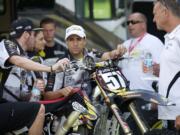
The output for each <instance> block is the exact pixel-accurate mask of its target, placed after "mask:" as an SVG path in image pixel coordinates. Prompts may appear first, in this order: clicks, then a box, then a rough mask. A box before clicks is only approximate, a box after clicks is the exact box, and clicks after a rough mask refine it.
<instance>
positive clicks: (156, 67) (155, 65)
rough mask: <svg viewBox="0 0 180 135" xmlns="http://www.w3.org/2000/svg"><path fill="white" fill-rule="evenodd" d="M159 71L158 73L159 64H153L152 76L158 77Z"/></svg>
mask: <svg viewBox="0 0 180 135" xmlns="http://www.w3.org/2000/svg"><path fill="white" fill-rule="evenodd" d="M159 71H160V67H159V64H157V63H154V64H153V75H155V76H157V77H159Z"/></svg>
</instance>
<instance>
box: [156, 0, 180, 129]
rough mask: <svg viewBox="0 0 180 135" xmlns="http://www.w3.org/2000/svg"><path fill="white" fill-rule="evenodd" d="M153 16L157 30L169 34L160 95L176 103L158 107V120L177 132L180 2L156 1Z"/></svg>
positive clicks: (178, 121)
mask: <svg viewBox="0 0 180 135" xmlns="http://www.w3.org/2000/svg"><path fill="white" fill-rule="evenodd" d="M153 14H154V18H153V21H154V22H155V23H156V26H157V28H158V29H159V30H164V31H166V32H167V34H166V35H165V36H164V38H165V47H164V49H163V51H162V53H161V56H160V74H159V94H161V95H163V96H165V97H166V98H168V99H170V100H171V101H172V102H173V103H175V106H158V118H159V119H161V120H163V122H164V127H165V128H168V129H173V130H175V126H176V128H177V129H179V127H180V124H179V123H180V119H179V111H180V91H179V88H180V79H179V71H180V59H179V58H180V1H178V0H156V1H155V3H154V8H153ZM175 120H176V122H175Z"/></svg>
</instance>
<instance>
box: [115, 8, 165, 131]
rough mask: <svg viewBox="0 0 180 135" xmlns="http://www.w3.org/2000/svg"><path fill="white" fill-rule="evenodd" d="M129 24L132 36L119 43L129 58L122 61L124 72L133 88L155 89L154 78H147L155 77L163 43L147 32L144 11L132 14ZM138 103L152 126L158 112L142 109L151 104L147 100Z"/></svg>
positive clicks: (130, 121)
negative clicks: (155, 65) (148, 61)
mask: <svg viewBox="0 0 180 135" xmlns="http://www.w3.org/2000/svg"><path fill="white" fill-rule="evenodd" d="M127 26H128V31H129V34H130V35H131V38H130V39H128V40H127V41H125V42H124V43H123V44H121V45H118V48H119V47H120V48H122V46H125V47H126V50H127V52H126V53H125V54H124V56H125V57H128V59H126V60H124V61H122V62H121V63H120V66H122V72H123V74H124V75H125V77H126V78H127V79H128V80H129V81H130V89H131V90H133V89H144V90H150V91H153V88H152V82H153V80H145V79H146V78H151V77H154V75H153V64H154V63H159V59H160V57H159V54H160V53H161V50H162V48H163V43H162V42H161V41H160V40H159V39H158V38H157V37H155V36H153V35H151V34H149V33H148V32H147V18H146V16H145V15H144V14H142V13H139V12H135V13H132V14H130V15H129V17H128V20H127ZM147 54H148V55H149V56H150V57H151V63H150V64H151V65H148V66H149V67H148V68H147V67H146V66H145V64H144V63H145V60H146V59H145V57H146V55H147ZM136 105H137V107H138V108H139V109H141V111H143V116H144V118H145V119H146V120H147V122H148V124H150V126H151V125H152V124H153V123H154V120H156V119H157V116H156V114H157V113H156V114H155V113H154V112H153V113H152V111H150V110H148V111H146V110H142V108H147V106H148V105H149V104H147V103H146V102H143V101H137V104H136ZM149 109H150V108H149ZM149 114H152V115H153V116H150V115H149ZM154 115H155V116H154ZM132 122H133V121H132V119H131V118H129V123H132ZM134 125H135V124H130V126H132V127H131V129H133V133H135V134H140V131H138V130H137V128H136V127H134Z"/></svg>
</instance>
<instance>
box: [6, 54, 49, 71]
mask: <svg viewBox="0 0 180 135" xmlns="http://www.w3.org/2000/svg"><path fill="white" fill-rule="evenodd" d="M9 61H10V63H12V64H14V65H16V66H18V67H21V68H24V69H27V70H32V71H42V72H51V67H48V66H46V65H42V64H39V63H37V62H34V61H32V60H29V59H27V58H25V57H21V56H12V57H10V58H9Z"/></svg>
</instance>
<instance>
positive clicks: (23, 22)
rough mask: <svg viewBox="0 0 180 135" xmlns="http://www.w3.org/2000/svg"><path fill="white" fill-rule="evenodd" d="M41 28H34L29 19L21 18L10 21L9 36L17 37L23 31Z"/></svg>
mask: <svg viewBox="0 0 180 135" xmlns="http://www.w3.org/2000/svg"><path fill="white" fill-rule="evenodd" d="M40 29H42V28H35V27H34V24H33V22H32V21H31V20H29V19H26V18H23V19H18V20H15V21H13V22H12V24H11V32H10V37H12V38H19V37H20V36H21V35H22V34H23V33H24V32H25V31H36V30H40Z"/></svg>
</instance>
